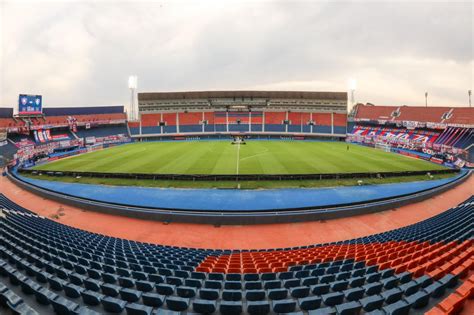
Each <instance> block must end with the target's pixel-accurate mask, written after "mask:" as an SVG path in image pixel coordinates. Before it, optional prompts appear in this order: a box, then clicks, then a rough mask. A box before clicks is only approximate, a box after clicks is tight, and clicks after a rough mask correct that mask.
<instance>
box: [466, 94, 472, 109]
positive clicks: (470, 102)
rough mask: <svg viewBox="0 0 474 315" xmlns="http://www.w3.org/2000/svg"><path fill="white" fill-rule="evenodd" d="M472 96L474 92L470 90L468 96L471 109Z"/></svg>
mask: <svg viewBox="0 0 474 315" xmlns="http://www.w3.org/2000/svg"><path fill="white" fill-rule="evenodd" d="M471 94H472V91H471V90H468V91H467V95H469V107H471Z"/></svg>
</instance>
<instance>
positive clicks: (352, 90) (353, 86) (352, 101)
mask: <svg viewBox="0 0 474 315" xmlns="http://www.w3.org/2000/svg"><path fill="white" fill-rule="evenodd" d="M356 87H357V82H356V80H355V79H350V80H349V92H350V96H349V97H350V98H349V102H350V106H351V109H352V107H354V105H355V90H356Z"/></svg>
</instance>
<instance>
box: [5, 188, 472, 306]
mask: <svg viewBox="0 0 474 315" xmlns="http://www.w3.org/2000/svg"><path fill="white" fill-rule="evenodd" d="M473 201H474V199H473V198H470V199H469V200H466V201H465V202H464V203H462V204H460V205H459V206H457V207H454V208H452V209H449V210H447V211H445V212H443V213H441V214H439V215H437V216H435V217H432V218H430V219H427V220H424V221H421V222H419V223H416V224H414V225H411V226H407V227H405V228H401V229H397V230H393V231H388V232H385V233H380V234H376V235H370V236H366V237H361V238H358V239H352V240H346V241H341V242H337V243H328V244H315V245H311V246H303V247H299V248H279V249H268V250H259V251H256V250H254V251H252V250H251V251H247V250H242V251H239V250H212V249H208V250H203V249H192V248H179V247H167V246H160V245H152V244H146V243H140V242H134V241H128V240H124V239H119V238H110V237H107V236H103V235H98V234H93V233H89V232H87V231H82V230H78V229H74V228H70V227H67V226H65V225H62V224H60V223H57V222H54V221H51V220H49V219H46V218H43V217H40V216H38V215H36V214H35V213H33V212H31V211H29V210H26V209H24V208H22V207H21V206H19V205H16V204H15V203H13V202H11V201H10V200H8V199H7V198H5V197H4V196H1V195H0V206H1V208H3V209H4V210H2V217H1V218H0V225H1V226H2V229H1V230H0V231H1V232H0V246H1V259H0V279H1V281H2V283H3V284H0V305H2V306H3V307H7V308H8V309H10V310H11V311H12V312H14V313H17V314H50V313H51V312H52V311H53V310H54V312H56V313H58V314H98V313H116V314H120V313H123V312H125V311H126V312H127V314H152V313H153V314H155V313H154V312H155V311H157V312H158V313H157V314H179V313H180V312H195V313H203V314H210V313H215V312H220V313H221V314H240V313H244V314H269V313H272V314H278V313H291V312H295V311H296V312H299V313H306V312H308V313H309V314H356V313H359V312H361V311H364V312H372V311H376V310H379V311H378V312H379V313H381V314H407V313H408V312H409V311H414V312H420V313H421V312H426V311H428V310H429V309H431V308H433V306H434V305H435V304H437V303H439V302H440V301H441V300H442V299H443V298H445V297H446V296H449V297H450V299H449V300H447V302H446V303H444V304H441V306H440V308H441V309H442V310H444V311H446V312H454V311H457V310H459V309H460V308H461V307H462V305H463V303H464V302H465V301H467V299H468V298H470V297H472V294H473V289H474V279H473V276H472V272H471V271H472V268H473V257H474V256H473V254H474V247H473V246H472V245H473V243H472V236H473V235H472V232H473V231H472V226H473V224H474V216H473V213H474V212H473V210H474V208H473V207H474V206H473ZM7 279H8V280H7Z"/></svg>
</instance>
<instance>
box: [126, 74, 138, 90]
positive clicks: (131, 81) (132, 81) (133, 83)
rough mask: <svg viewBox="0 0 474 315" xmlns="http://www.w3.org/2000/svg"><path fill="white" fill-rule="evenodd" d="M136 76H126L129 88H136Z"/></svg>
mask: <svg viewBox="0 0 474 315" xmlns="http://www.w3.org/2000/svg"><path fill="white" fill-rule="evenodd" d="M137 83H138V80H137V76H136V75H131V76H129V77H128V88H129V89H136V88H137Z"/></svg>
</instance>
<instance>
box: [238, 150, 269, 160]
mask: <svg viewBox="0 0 474 315" xmlns="http://www.w3.org/2000/svg"><path fill="white" fill-rule="evenodd" d="M268 151H270V150H268V149H265V151H262V152H260V153H256V154H253V155H249V156H246V157H244V158H241V159H240V160H241V161H243V160H246V159H251V158H254V157H256V156H260V155H265V154H267V153H268Z"/></svg>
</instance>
